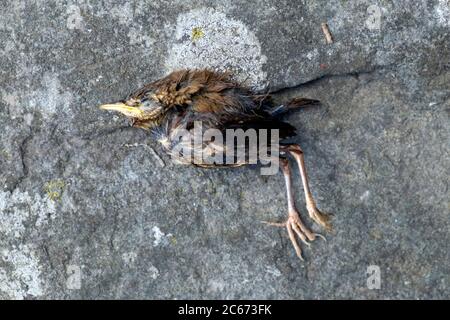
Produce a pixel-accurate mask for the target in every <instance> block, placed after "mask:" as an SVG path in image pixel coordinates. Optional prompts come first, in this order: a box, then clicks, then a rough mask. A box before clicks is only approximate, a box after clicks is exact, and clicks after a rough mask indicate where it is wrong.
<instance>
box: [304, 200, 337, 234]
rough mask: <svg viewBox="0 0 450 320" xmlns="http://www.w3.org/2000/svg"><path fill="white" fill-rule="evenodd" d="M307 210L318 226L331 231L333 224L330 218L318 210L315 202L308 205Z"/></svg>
mask: <svg viewBox="0 0 450 320" xmlns="http://www.w3.org/2000/svg"><path fill="white" fill-rule="evenodd" d="M306 209H307V210H308V214H309V216H310V217H311V219H313V220H314V221H315V222H316V223H317V224H319V225H320V226H322V227H323V228H325V230H327V231H331V229H332V227H331V223H330V216H329V215H327V214H325V213H323V212H321V211H320V210H319V209H317V206H316V204H315V203H314V202H312V203H311V202H310V203H307V205H306Z"/></svg>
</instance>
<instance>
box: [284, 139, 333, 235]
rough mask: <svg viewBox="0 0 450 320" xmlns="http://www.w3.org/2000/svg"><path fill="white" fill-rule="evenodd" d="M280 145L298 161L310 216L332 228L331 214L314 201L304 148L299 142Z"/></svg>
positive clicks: (329, 228) (327, 228)
mask: <svg viewBox="0 0 450 320" xmlns="http://www.w3.org/2000/svg"><path fill="white" fill-rule="evenodd" d="M280 147H281V150H283V151H287V152H289V153H290V154H291V155H292V156H293V157H294V159H295V161H296V162H297V165H298V168H299V171H300V176H301V178H302V183H303V190H304V191H305V198H306V209H307V210H308V214H309V216H310V217H311V219H313V220H314V221H315V222H317V223H318V224H319V225H321V226H322V227H324V228H325V229H326V230H331V224H330V218H329V216H328V215H326V214H324V213H322V212H320V211H319V209H317V206H316V202H315V201H314V198H313V196H312V194H311V190H310V189H309V184H308V176H307V174H306V166H305V160H304V157H303V151H302V149H301V148H300V146H299V145H298V144H289V145H285V146H280Z"/></svg>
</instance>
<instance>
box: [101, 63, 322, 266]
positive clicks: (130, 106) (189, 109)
mask: <svg viewBox="0 0 450 320" xmlns="http://www.w3.org/2000/svg"><path fill="white" fill-rule="evenodd" d="M317 103H318V101H317V100H311V99H305V98H295V99H293V100H291V101H290V102H289V103H287V104H285V105H279V106H276V105H274V104H273V103H272V101H271V99H270V97H269V96H268V95H260V94H257V93H255V92H254V91H252V90H251V89H249V88H246V87H245V86H243V85H241V84H240V83H238V82H237V81H234V80H233V79H232V77H231V75H230V74H229V73H220V72H214V71H210V70H179V71H175V72H172V73H171V74H169V75H168V76H166V77H164V78H162V79H160V80H157V81H154V82H152V83H149V84H147V85H145V86H143V87H142V88H141V89H139V90H137V91H136V92H133V93H132V94H130V95H129V96H128V97H127V98H126V99H124V100H122V101H119V102H116V103H112V104H104V105H101V106H100V108H101V109H104V110H112V111H117V112H120V113H122V114H123V115H125V116H126V117H128V118H129V119H130V121H131V123H132V125H133V126H134V127H138V128H143V129H146V130H151V131H153V132H154V133H155V134H156V135H157V138H158V141H159V142H161V144H162V145H163V147H164V148H165V149H166V151H167V152H169V154H171V155H172V156H173V157H174V158H176V154H175V153H176V152H174V150H179V149H177V147H179V144H180V143H185V141H184V142H183V141H182V139H181V140H180V139H179V135H178V134H177V133H179V132H180V130H181V129H186V130H188V131H189V130H193V127H194V124H195V123H196V122H201V124H202V130H207V129H218V130H220V131H221V132H225V131H226V130H227V129H243V130H246V129H268V130H273V129H277V130H279V166H280V168H281V171H282V173H283V175H284V180H285V185H286V190H287V201H288V218H287V220H286V221H285V222H283V223H273V222H266V223H268V224H271V225H275V226H282V227H285V228H286V229H287V232H288V235H289V238H290V241H291V242H292V245H293V246H294V249H295V251H296V254H297V256H298V257H299V258H300V259H302V260H303V258H302V251H301V248H300V246H299V244H298V241H297V239H296V235H297V236H298V238H299V239H300V240H301V241H302V242H304V243H306V244H308V245H309V242H310V241H313V240H314V239H315V238H316V237H317V236H321V235H320V234H317V233H314V232H312V231H311V230H310V229H308V228H307V227H306V226H305V224H304V223H303V221H302V220H301V219H300V215H299V211H298V209H297V207H296V205H295V202H294V196H293V188H292V182H291V169H290V165H289V159H290V158H291V159H293V160H294V161H295V163H296V164H297V166H298V168H299V171H300V176H301V180H302V184H303V189H304V192H305V198H306V208H307V211H308V214H309V216H310V217H311V218H312V219H313V220H314V221H315V222H316V223H318V224H319V225H320V226H322V227H324V228H325V229H327V230H330V229H331V225H330V222H329V217H328V216H327V215H326V214H324V213H322V212H320V211H319V209H318V208H317V206H316V202H315V200H314V199H313V197H312V194H311V191H310V188H309V185H308V177H307V174H306V168H305V163H304V158H303V151H302V149H301V148H300V146H299V145H298V144H294V143H283V141H284V140H285V139H287V138H289V137H292V136H295V134H296V133H295V128H294V127H293V126H292V125H290V124H289V123H287V122H284V121H282V120H280V116H281V115H283V114H285V113H286V112H287V111H289V110H292V109H295V108H299V107H302V106H306V105H311V104H317ZM203 146H204V145H203ZM207 146H210V147H211V146H212V149H214V148H217V145H215V144H214V142H213V141H209V143H207ZM216 150H217V149H216ZM222 150H223V148H222ZM177 152H178V151H177ZM193 154H194V156H193V157H192V158H188V160H186V159H184V160H182V161H185V162H186V161H187V162H188V163H190V164H193V165H196V166H200V167H205V168H210V167H219V166H220V167H227V166H228V167H236V166H242V165H247V164H249V162H248V160H247V159H246V158H245V159H244V160H242V159H237V160H236V161H235V162H233V163H211V162H202V157H201V155H200V156H199V155H198V154H199V153H198V152H196V150H194V152H193Z"/></svg>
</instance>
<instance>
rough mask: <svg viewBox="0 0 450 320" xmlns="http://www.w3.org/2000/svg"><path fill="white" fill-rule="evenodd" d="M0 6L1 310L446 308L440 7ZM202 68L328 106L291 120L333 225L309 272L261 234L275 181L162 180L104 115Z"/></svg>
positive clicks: (202, 173)
mask: <svg viewBox="0 0 450 320" xmlns="http://www.w3.org/2000/svg"><path fill="white" fill-rule="evenodd" d="M0 4H1V8H2V10H1V11H2V12H1V14H0V43H1V45H0V65H1V68H0V128H1V129H0V187H1V189H0V298H2V299H14V298H17V299H23V298H25V299H50V298H60V299H71V298H86V299H96V298H225V299H228V298H235V299H238V298H274V299H302V298H312V299H317V298H352V299H362V298H375V299H381V298H389V299H391V298H419V299H423V298H429V299H439V298H449V297H450V295H449V280H450V279H449V277H450V263H449V261H450V259H449V258H450V257H449V243H450V241H449V231H450V230H449V226H450V223H449V211H450V206H449V179H448V176H449V171H450V160H449V148H448V141H449V129H450V124H449V107H450V103H449V96H450V72H449V65H450V48H449V47H450V45H449V43H450V32H449V31H450V7H449V2H448V1H447V0H434V1H415V2H411V1H406V0H399V1H395V2H394V1H385V0H379V1H344V0H334V1H326V2H319V1H288V0H285V1H272V0H258V1H255V2H253V3H249V2H247V1H221V2H220V3H219V2H210V1H180V0H171V1H164V0H160V1H113V2H109V1H87V0H85V1H66V0H64V1H45V2H44V1H25V0H20V1H12V0H10V1H5V0H0ZM322 22H327V23H328V26H329V29H330V31H331V33H332V35H333V38H334V42H333V43H332V44H326V41H325V37H324V34H323V33H322V30H321V27H320V26H321V23H322ZM205 66H208V67H211V68H215V69H219V70H220V69H222V70H223V69H228V70H233V71H234V72H235V73H236V74H237V78H238V79H240V80H242V81H246V83H248V84H249V85H250V86H252V87H254V88H256V89H258V90H262V91H266V90H271V91H276V92H277V94H276V99H278V100H279V101H284V100H285V99H288V98H289V97H293V96H297V95H301V96H307V97H311V98H316V99H320V100H321V101H322V102H323V105H322V106H320V107H315V108H308V109H305V110H302V111H299V112H297V113H295V114H292V115H291V116H290V121H291V122H292V123H293V124H295V125H296V126H297V127H298V128H299V132H300V133H301V134H300V136H299V137H298V138H297V139H296V141H297V142H299V143H300V144H301V145H302V147H303V149H304V151H305V153H306V162H307V166H308V168H309V174H310V177H311V184H312V189H313V193H314V195H315V196H316V197H317V199H318V202H319V207H320V208H321V209H323V210H324V211H328V212H333V213H334V216H333V224H334V230H335V231H334V233H332V234H327V239H328V241H327V242H324V241H320V240H318V241H316V242H314V243H313V245H312V246H311V248H309V249H305V257H306V261H305V262H301V261H299V260H298V259H297V258H296V256H295V253H294V250H293V249H292V248H291V245H290V243H289V242H288V240H287V235H286V234H285V231H284V230H281V229H275V228H272V227H268V226H265V225H263V224H261V223H259V221H260V220H282V219H284V217H285V215H286V200H285V193H284V192H285V191H284V185H283V180H282V177H281V175H278V176H271V177H267V176H261V175H259V170H257V169H255V168H240V169H233V170H201V169H197V168H190V167H179V166H175V165H174V164H172V163H171V161H170V159H169V158H168V157H167V156H166V155H164V154H163V153H162V151H161V149H160V148H159V146H158V145H157V143H155V142H154V141H152V140H151V139H150V137H149V135H148V134H147V133H146V132H143V131H141V130H138V129H133V128H130V127H128V126H127V122H126V121H125V120H124V119H122V118H120V117H117V116H115V117H113V116H112V115H111V114H109V113H106V112H101V111H100V110H98V109H97V105H99V104H100V103H104V102H110V101H114V100H117V99H119V98H123V97H124V96H126V95H127V94H128V93H129V92H130V91H131V90H133V89H136V88H137V87H139V86H140V85H142V84H143V83H145V82H149V81H151V80H154V79H157V78H159V77H161V76H163V75H164V74H166V73H167V72H169V71H171V70H173V69H175V68H179V67H205ZM135 144H137V145H135ZM150 148H153V149H154V150H155V151H156V152H157V153H158V154H159V155H160V156H161V157H162V159H163V161H164V163H165V166H162V165H161V163H160V161H159V160H158V159H157V157H155V155H154V154H153V153H152V152H151V149H150ZM296 177H297V178H298V175H296ZM297 182H298V183H296V188H297V195H298V196H297V202H298V204H299V207H300V208H301V210H302V214H303V216H304V219H305V221H306V222H307V223H308V225H311V226H312V227H313V228H316V226H313V225H312V224H311V221H310V220H309V219H308V218H306V210H304V201H303V195H302V193H301V187H300V184H299V181H297ZM316 230H317V231H320V230H319V229H317V228H316ZM370 266H372V267H370ZM373 266H375V267H373ZM368 268H369V270H375V271H376V270H377V268H379V271H380V279H381V287H380V289H373V286H372V285H373V284H374V283H376V282H372V280H373V279H374V278H373V276H376V274H368V273H367V271H368ZM370 268H375V269H370ZM371 276H372V277H371ZM368 282H369V283H368ZM375 287H376V285H375ZM371 288H372V289H371Z"/></svg>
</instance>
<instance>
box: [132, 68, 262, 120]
mask: <svg viewBox="0 0 450 320" xmlns="http://www.w3.org/2000/svg"><path fill="white" fill-rule="evenodd" d="M130 97H131V98H135V99H142V98H152V99H155V100H157V101H158V102H160V103H161V104H162V105H163V106H165V108H167V109H172V108H174V107H181V108H183V107H185V108H189V109H191V110H192V111H194V112H199V113H222V112H233V111H235V110H240V111H241V112H242V111H244V112H245V111H247V110H250V109H254V108H255V101H257V99H258V98H257V97H258V96H255V95H254V94H253V93H252V92H251V91H250V90H248V89H246V88H244V87H243V86H241V85H240V84H239V83H237V82H236V81H234V80H232V79H231V77H230V75H229V74H228V73H220V72H213V71H210V70H206V69H205V70H179V71H175V72H172V73H171V74H169V75H168V76H166V77H164V78H162V79H160V80H157V81H155V82H152V83H150V84H147V85H145V86H144V87H142V88H141V89H139V90H138V91H136V92H134V93H132V94H131V95H130Z"/></svg>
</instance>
